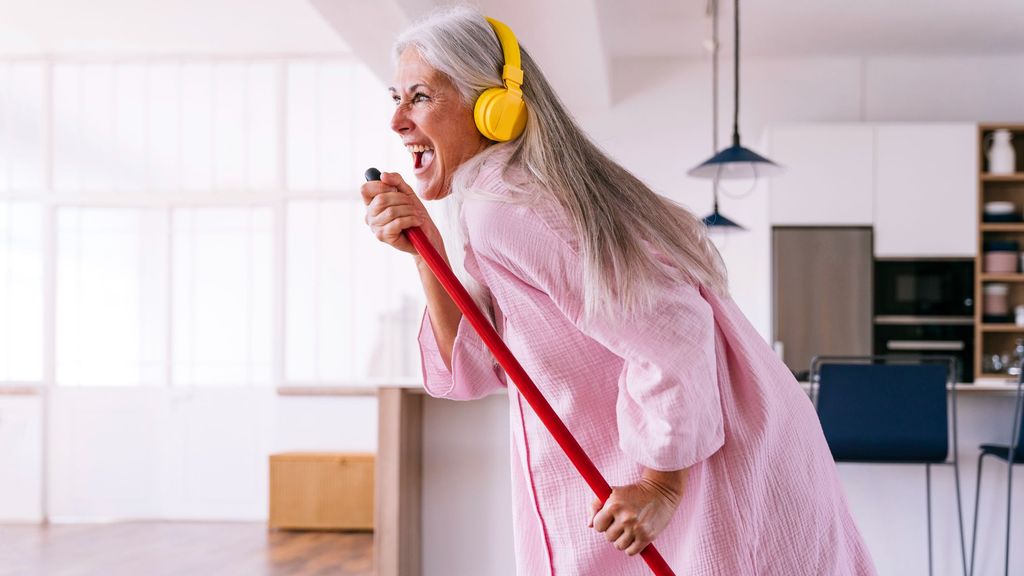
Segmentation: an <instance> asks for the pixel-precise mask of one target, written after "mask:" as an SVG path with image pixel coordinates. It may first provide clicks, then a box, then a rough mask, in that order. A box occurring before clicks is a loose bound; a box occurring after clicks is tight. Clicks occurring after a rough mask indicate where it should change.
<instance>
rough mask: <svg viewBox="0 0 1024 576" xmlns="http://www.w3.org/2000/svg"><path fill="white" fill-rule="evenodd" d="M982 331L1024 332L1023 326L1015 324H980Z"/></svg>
mask: <svg viewBox="0 0 1024 576" xmlns="http://www.w3.org/2000/svg"><path fill="white" fill-rule="evenodd" d="M981 331H982V332H1020V333H1021V334H1024V326H1017V325H1016V324H982V325H981Z"/></svg>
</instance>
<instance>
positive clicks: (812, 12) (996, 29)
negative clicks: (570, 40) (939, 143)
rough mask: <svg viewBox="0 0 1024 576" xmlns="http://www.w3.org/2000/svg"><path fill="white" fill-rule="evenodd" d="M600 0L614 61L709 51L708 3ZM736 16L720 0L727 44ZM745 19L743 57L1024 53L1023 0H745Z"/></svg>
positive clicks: (725, 1)
mask: <svg viewBox="0 0 1024 576" xmlns="http://www.w3.org/2000/svg"><path fill="white" fill-rule="evenodd" d="M595 1H596V3H597V6H598V12H599V14H600V21H601V32H602V36H603V38H604V42H605V45H606V47H607V49H608V52H609V54H611V55H612V56H613V57H621V56H699V55H702V54H706V52H705V51H704V50H705V49H704V48H703V42H704V40H706V39H707V38H708V37H709V36H710V23H709V20H708V19H707V17H706V15H705V14H706V8H707V0H630V1H628V2H626V1H622V0H595ZM732 14H733V0H720V23H719V30H720V40H721V41H722V42H723V43H726V44H728V43H730V42H731V41H732V40H731V39H732ZM740 15H741V18H740V37H741V39H742V46H741V47H740V51H741V53H742V54H743V55H744V56H756V57H806V56H900V55H915V56H920V55H929V54H936V55H938V54H944V55H949V54H993V53H1024V2H1022V1H1021V0H754V1H750V0H745V1H744V2H741V3H740ZM725 48H728V47H727V46H726V47H725Z"/></svg>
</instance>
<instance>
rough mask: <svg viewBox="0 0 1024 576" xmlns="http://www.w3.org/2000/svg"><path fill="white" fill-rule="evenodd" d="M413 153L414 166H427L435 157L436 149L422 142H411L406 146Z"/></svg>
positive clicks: (417, 167)
mask: <svg viewBox="0 0 1024 576" xmlns="http://www.w3.org/2000/svg"><path fill="white" fill-rule="evenodd" d="M405 149H406V150H408V151H409V152H411V153H412V155H413V168H416V169H419V168H426V167H427V166H429V165H430V162H431V161H432V160H433V159H434V149H433V148H431V147H430V146H424V145H422V144H410V145H408V146H406V147H405Z"/></svg>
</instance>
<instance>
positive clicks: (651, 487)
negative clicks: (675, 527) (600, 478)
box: [589, 469, 686, 556]
mask: <svg viewBox="0 0 1024 576" xmlns="http://www.w3.org/2000/svg"><path fill="white" fill-rule="evenodd" d="M685 486H686V470H677V471H674V472H658V471H656V470H649V469H645V470H644V473H643V475H642V477H641V479H640V481H639V482H637V483H636V484H630V485H628V486H617V487H615V488H613V489H612V495H611V496H609V497H608V500H607V501H606V502H605V503H604V506H602V505H601V501H600V500H594V502H593V503H592V504H591V505H590V507H591V512H592V514H593V516H592V518H591V520H590V524H589V526H590V527H591V528H593V529H594V530H597V531H598V532H603V533H604V535H605V538H606V539H607V540H608V541H609V542H612V543H614V544H615V548H617V549H619V550H622V551H624V552H625V553H626V554H628V555H630V556H633V555H635V554H639V553H640V552H641V551H642V550H643V549H644V548H646V547H647V545H648V544H650V543H651V542H653V541H654V539H655V538H657V537H658V534H661V531H662V530H664V529H665V526H668V523H669V521H671V520H672V516H673V515H674V514H675V512H676V509H677V508H678V507H679V502H681V501H682V499H683V489H684V488H685Z"/></svg>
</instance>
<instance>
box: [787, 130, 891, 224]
mask: <svg viewBox="0 0 1024 576" xmlns="http://www.w3.org/2000/svg"><path fill="white" fill-rule="evenodd" d="M768 147H769V149H770V152H769V153H768V156H769V157H770V158H771V159H773V160H775V161H776V162H779V163H780V164H782V165H783V167H785V168H786V172H785V173H784V174H782V175H781V176H778V177H776V178H773V179H772V180H771V181H770V184H769V186H770V189H769V197H770V206H771V208H770V212H771V222H772V224H773V225H776V226H850V225H861V226H870V225H871V224H872V223H873V221H874V197H873V175H874V127H873V126H871V125H867V124H806V125H804V124H797V125H781V126H776V127H773V128H772V129H770V130H769V132H768Z"/></svg>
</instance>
